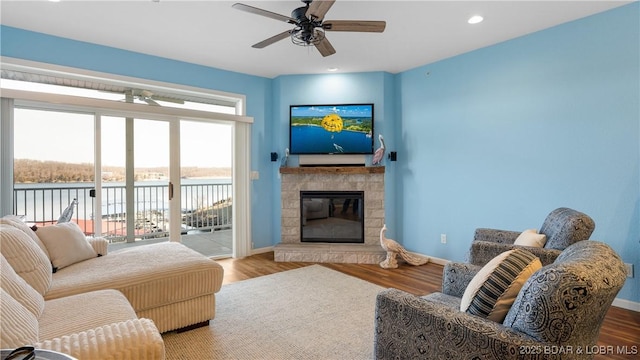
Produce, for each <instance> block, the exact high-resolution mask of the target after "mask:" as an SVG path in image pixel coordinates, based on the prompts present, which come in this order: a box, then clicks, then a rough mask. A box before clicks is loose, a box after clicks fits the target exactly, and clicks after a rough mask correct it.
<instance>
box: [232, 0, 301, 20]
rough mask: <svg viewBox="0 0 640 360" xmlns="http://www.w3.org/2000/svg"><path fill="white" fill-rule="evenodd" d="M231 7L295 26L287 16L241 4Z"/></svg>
mask: <svg viewBox="0 0 640 360" xmlns="http://www.w3.org/2000/svg"><path fill="white" fill-rule="evenodd" d="M231 7H233V8H234V9H238V10H241V11H245V12H248V13H252V14H256V15H262V16H266V17H268V18H271V19H275V20H279V21H284V22H288V23H291V24H295V23H296V20H295V19H293V18H290V17H288V16H285V15H280V14H278V13H274V12H271V11H267V10H263V9H260V8H257V7H253V6H249V5H245V4H241V3H235V4H233V5H231Z"/></svg>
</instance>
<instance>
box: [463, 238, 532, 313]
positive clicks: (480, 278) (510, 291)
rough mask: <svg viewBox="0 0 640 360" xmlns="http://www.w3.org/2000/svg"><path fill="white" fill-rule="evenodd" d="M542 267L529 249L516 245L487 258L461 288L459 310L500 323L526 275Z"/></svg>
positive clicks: (525, 279) (526, 277)
mask: <svg viewBox="0 0 640 360" xmlns="http://www.w3.org/2000/svg"><path fill="white" fill-rule="evenodd" d="M541 267H542V263H541V262H540V259H538V257H536V256H535V255H533V254H532V253H530V252H528V251H526V250H522V249H515V250H509V251H505V252H503V253H502V254H500V255H498V256H496V257H495V258H493V259H492V260H491V261H489V262H488V263H487V264H486V265H485V266H484V267H482V269H480V271H479V272H478V273H477V274H476V276H474V277H473V279H472V280H471V282H470V283H469V285H468V286H467V288H466V289H465V291H464V295H463V296H462V301H461V302H460V311H466V312H468V313H470V314H473V315H478V316H481V317H484V318H487V319H489V320H493V321H495V322H499V323H502V321H503V320H504V318H505V316H507V312H509V309H510V308H511V305H513V302H514V301H515V299H516V296H518V293H519V292H520V289H522V286H523V285H524V283H525V282H526V281H527V279H528V278H529V277H530V276H531V275H532V274H533V273H534V272H536V271H537V270H538V269H540V268H541Z"/></svg>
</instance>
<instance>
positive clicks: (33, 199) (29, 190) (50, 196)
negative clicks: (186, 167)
mask: <svg viewBox="0 0 640 360" xmlns="http://www.w3.org/2000/svg"><path fill="white" fill-rule="evenodd" d="M187 181H189V180H187ZM190 182H193V183H187V184H182V185H181V194H182V195H181V198H182V200H181V214H182V219H181V232H182V233H183V234H184V233H187V232H188V231H190V230H219V229H229V228H231V227H232V220H233V219H232V216H231V214H232V198H231V194H232V192H231V191H232V188H231V180H230V179H224V180H207V181H205V180H201V181H197V180H191V181H190ZM93 189H94V188H93V186H92V185H91V184H85V183H62V184H15V185H14V191H13V192H14V199H13V200H14V201H13V204H14V214H17V215H20V216H23V217H24V219H25V220H26V221H28V222H31V223H35V224H38V225H41V226H43V225H47V224H52V223H55V222H56V221H57V220H58V217H59V216H60V214H61V213H62V212H63V211H64V209H65V208H66V207H67V206H68V205H69V204H70V203H71V202H72V201H73V199H77V201H78V204H77V207H76V209H74V214H73V220H74V222H76V223H77V224H78V225H79V226H80V228H81V229H82V230H83V231H84V233H85V234H87V235H93V234H94V222H95V221H96V219H95V216H94V215H95V214H96V211H95V207H94V206H95V204H94V198H93V197H92V196H91V195H92V193H93V191H94V190H93ZM133 191H134V214H135V215H134V224H133V228H134V234H135V238H136V239H147V238H155V237H166V236H168V233H169V187H168V185H166V184H153V183H152V182H150V183H148V184H147V183H142V184H141V183H136V185H135V186H134V188H133ZM101 210H102V211H101V219H100V221H101V225H102V234H100V236H103V237H105V238H107V239H108V240H109V241H111V242H118V241H126V235H127V214H126V212H127V206H126V188H125V186H124V185H123V184H121V183H118V184H116V185H114V184H104V185H103V187H102V209H101Z"/></svg>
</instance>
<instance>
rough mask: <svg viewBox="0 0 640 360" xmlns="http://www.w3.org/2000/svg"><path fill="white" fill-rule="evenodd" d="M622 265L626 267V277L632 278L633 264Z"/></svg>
mask: <svg viewBox="0 0 640 360" xmlns="http://www.w3.org/2000/svg"><path fill="white" fill-rule="evenodd" d="M624 267H625V268H626V269H627V277H629V278H632V277H633V264H628V263H625V264H624Z"/></svg>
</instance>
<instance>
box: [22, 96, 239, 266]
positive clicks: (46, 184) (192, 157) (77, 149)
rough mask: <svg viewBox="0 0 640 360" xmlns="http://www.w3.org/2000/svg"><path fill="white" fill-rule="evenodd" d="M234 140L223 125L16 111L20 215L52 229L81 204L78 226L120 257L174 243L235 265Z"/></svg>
mask: <svg viewBox="0 0 640 360" xmlns="http://www.w3.org/2000/svg"><path fill="white" fill-rule="evenodd" d="M232 133H233V131H232V125H231V124H228V123H221V122H206V121H188V120H179V119H174V120H157V119H156V120H152V119H139V118H128V117H117V116H100V115H97V114H92V113H80V112H69V111H59V110H55V111H54V110H43V109H32V108H16V109H15V113H14V179H15V183H14V213H15V214H18V215H21V216H23V218H24V219H25V220H26V221H28V222H30V223H35V224H37V225H39V226H45V225H50V224H53V223H55V222H56V221H57V220H58V218H59V217H60V215H61V214H62V213H63V211H64V210H65V208H67V207H68V206H69V204H71V203H72V202H73V201H74V200H76V201H77V205H76V206H75V207H74V208H73V211H74V214H73V217H72V221H73V222H75V223H77V224H78V225H80V227H81V229H82V230H83V231H84V232H85V233H86V234H87V235H97V236H102V237H105V238H107V239H108V240H109V241H110V243H111V245H110V246H112V247H113V248H114V250H115V249H120V248H124V247H127V246H133V245H142V244H150V243H155V242H159V241H170V240H171V241H182V242H183V243H185V244H186V245H187V246H189V247H191V248H193V249H195V250H197V251H199V252H201V253H203V254H205V255H208V256H230V255H231V254H232V250H233V240H232V238H233V237H232V229H233V226H232V224H233V216H232V214H233V211H232V210H233V198H232V194H233V191H232V189H233V188H232V159H233V156H232V135H233V134H232ZM96 169H98V170H96ZM96 174H97V175H96Z"/></svg>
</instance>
